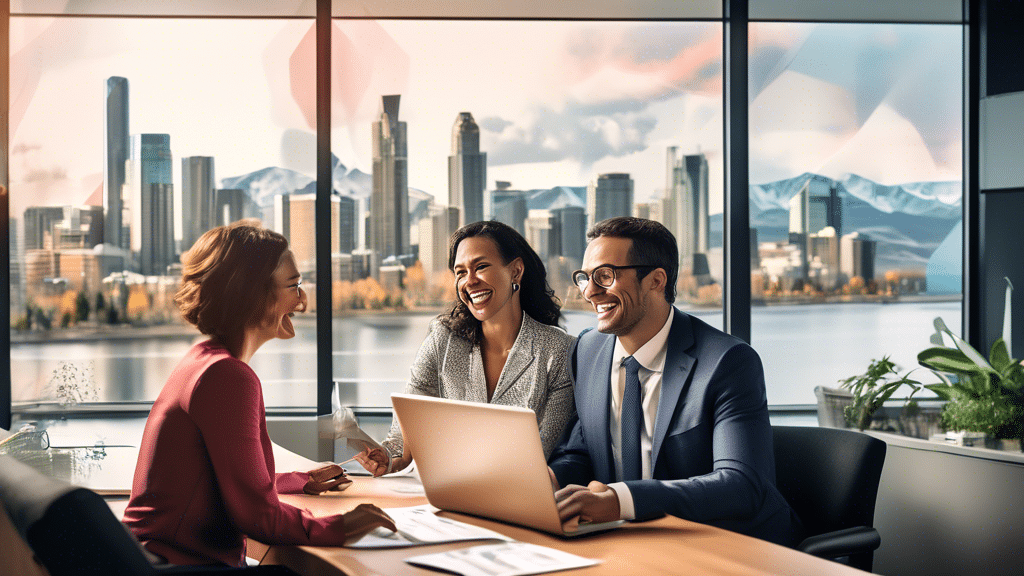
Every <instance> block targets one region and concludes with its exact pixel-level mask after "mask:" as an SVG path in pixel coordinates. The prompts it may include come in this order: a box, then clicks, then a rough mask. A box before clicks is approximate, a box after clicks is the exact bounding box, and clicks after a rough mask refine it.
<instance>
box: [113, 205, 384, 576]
mask: <svg viewBox="0 0 1024 576" xmlns="http://www.w3.org/2000/svg"><path fill="white" fill-rule="evenodd" d="M253 224H255V225H253ZM258 224H259V223H258V222H256V221H249V222H246V221H242V222H237V223H235V224H232V225H230V226H221V227H218V228H214V229H213V230H210V231H209V232H207V233H206V234H204V235H203V236H202V237H201V238H200V239H199V240H198V241H197V242H196V244H195V246H193V247H192V249H191V250H189V251H188V252H187V253H186V254H185V255H184V256H183V257H182V262H183V264H184V269H183V272H182V286H181V289H180V290H179V291H178V293H177V295H176V297H175V301H176V302H177V303H178V306H179V308H180V309H181V313H182V316H183V317H184V318H185V320H187V321H188V322H190V323H191V324H193V325H195V326H196V327H197V328H198V329H199V331H200V332H202V333H203V334H206V335H208V336H210V338H209V339H208V340H205V341H203V342H200V343H198V344H196V345H195V346H193V347H192V349H191V350H189V351H188V353H187V354H186V355H185V357H184V358H183V359H182V360H181V362H180V363H179V364H178V365H177V367H175V369H174V371H173V372H172V373H171V376H170V378H168V380H167V383H166V384H165V385H164V388H163V390H162V391H161V392H160V395H159V397H158V398H157V400H156V402H154V403H153V409H152V411H151V412H150V414H149V419H148V420H147V421H146V430H145V432H144V434H143V437H142V445H141V446H140V449H139V461H138V464H137V465H136V467H135V478H134V482H133V483H132V496H131V500H130V501H129V503H128V508H127V509H126V510H125V513H124V523H125V524H126V525H127V526H128V527H129V528H130V529H131V530H132V532H133V533H134V534H135V535H136V536H137V537H138V538H139V540H140V541H141V542H142V543H143V545H144V546H145V547H146V549H147V550H149V551H150V552H153V553H155V554H157V555H159V556H161V557H163V558H164V559H166V560H167V561H168V562H170V563H172V564H227V565H231V566H242V565H244V564H245V536H250V537H253V538H255V539H257V540H259V541H261V542H264V543H266V544H305V545H319V546H340V545H341V544H343V543H344V542H345V540H346V538H349V537H352V536H356V535H359V534H362V533H365V532H368V531H370V530H372V529H374V528H376V527H378V526H383V527H386V528H388V529H391V530H394V529H395V526H394V523H393V522H392V520H391V518H389V517H388V516H387V514H385V513H384V512H383V511H382V510H380V509H379V508H377V507H376V506H373V505H369V504H365V505H360V506H358V507H356V508H355V509H354V510H352V511H350V512H347V513H345V514H340V515H337V516H328V517H323V518H314V517H313V516H312V515H311V514H310V513H309V512H307V511H305V510H301V509H299V508H296V507H294V506H290V505H288V504H285V503H283V502H281V501H280V500H279V499H278V493H289V492H295V493H297V492H301V491H302V487H303V485H304V484H305V483H306V482H307V480H309V475H308V473H305V472H301V473H300V472H292V473H287V474H275V473H274V455H273V452H272V450H271V444H270V437H269V436H268V435H267V422H266V412H265V410H264V406H263V389H262V386H261V384H260V380H259V378H258V377H257V376H256V374H255V373H254V372H253V371H252V369H251V368H250V367H249V364H248V362H249V359H250V358H252V355H253V354H254V353H255V352H256V350H258V349H259V347H260V346H262V345H263V344H264V343H265V342H267V341H268V340H271V339H273V338H292V337H293V336H295V329H294V327H293V326H292V321H291V317H292V315H293V314H294V313H295V312H302V311H305V309H306V295H305V293H304V292H303V290H302V288H301V283H302V281H301V277H300V276H299V272H298V268H297V267H296V264H295V257H294V256H293V255H292V253H291V251H290V250H288V241H287V240H286V239H285V238H284V236H281V235H280V234H278V233H276V232H272V231H270V230H266V229H264V228H260V227H259V225H258Z"/></svg>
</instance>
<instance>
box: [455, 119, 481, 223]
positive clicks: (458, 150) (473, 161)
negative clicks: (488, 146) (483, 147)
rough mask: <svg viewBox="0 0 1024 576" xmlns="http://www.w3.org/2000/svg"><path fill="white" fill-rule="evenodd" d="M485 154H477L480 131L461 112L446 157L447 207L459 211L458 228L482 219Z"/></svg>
mask: <svg viewBox="0 0 1024 576" xmlns="http://www.w3.org/2000/svg"><path fill="white" fill-rule="evenodd" d="M486 182H487V153H486V152H480V128H479V127H478V126H477V125H476V122H474V121H473V115H472V114H470V113H469V112H460V113H459V117H458V118H456V119H455V125H454V126H453V127H452V155H451V156H449V157H448V205H449V206H455V207H456V208H458V209H459V212H460V218H461V220H460V221H459V225H460V226H462V225H464V224H470V223H473V222H479V221H480V220H483V219H484V185H485V183H486Z"/></svg>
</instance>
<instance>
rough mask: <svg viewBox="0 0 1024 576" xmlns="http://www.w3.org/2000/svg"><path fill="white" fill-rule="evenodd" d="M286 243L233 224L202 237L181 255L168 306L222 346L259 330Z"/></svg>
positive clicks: (254, 226)
mask: <svg viewBox="0 0 1024 576" xmlns="http://www.w3.org/2000/svg"><path fill="white" fill-rule="evenodd" d="M287 249H288V239H286V238H285V237H284V236H282V235H280V234H278V233H277V232H274V231H273V230H267V229H266V228H263V227H261V226H260V223H259V221H258V220H239V221H238V222H235V223H234V224H229V225H227V226H218V227H217V228H213V229H211V230H209V231H208V232H206V233H205V234H203V235H202V236H201V237H200V238H199V240H197V241H196V243H195V244H194V245H193V246H192V248H191V249H190V250H189V251H188V252H186V253H185V254H183V255H182V256H181V263H182V273H181V288H180V289H179V290H178V293H177V294H175V296H174V301H175V302H177V304H178V309H179V310H181V316H182V318H184V319H185V321H187V322H188V323H190V324H192V325H194V326H195V327H196V328H198V329H199V331H200V332H202V333H203V334H206V335H209V336H213V337H215V338H217V339H218V340H220V341H222V342H228V341H231V340H233V339H234V338H236V337H238V336H239V335H240V334H241V333H242V332H243V331H244V330H245V328H246V327H248V326H256V325H259V323H260V322H262V321H263V319H264V316H265V314H266V313H267V310H268V309H270V307H271V306H273V305H274V302H275V296H274V294H275V291H274V286H273V274H274V270H276V269H277V265H278V263H279V261H280V260H281V255H282V254H284V252H285V250H287Z"/></svg>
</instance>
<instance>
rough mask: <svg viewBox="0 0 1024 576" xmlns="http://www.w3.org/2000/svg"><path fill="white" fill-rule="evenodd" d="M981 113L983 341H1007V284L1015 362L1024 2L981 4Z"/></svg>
mask: <svg viewBox="0 0 1024 576" xmlns="http://www.w3.org/2000/svg"><path fill="white" fill-rule="evenodd" d="M981 19H982V22H981V30H982V39H981V43H982V47H981V62H980V67H981V69H980V76H981V79H980V84H981V86H980V97H981V101H980V103H979V104H980V105H979V127H978V128H979V130H978V131H979V142H978V148H979V149H978V153H979V164H980V166H979V168H980V174H979V182H980V184H979V187H980V190H979V192H980V194H979V196H980V197H979V203H978V211H979V220H980V221H979V223H978V224H979V235H980V238H981V242H980V246H979V258H980V266H979V270H978V273H979V281H980V286H981V294H980V302H979V305H980V309H981V311H982V314H981V326H980V334H981V336H982V338H983V340H984V342H983V345H984V346H985V347H986V348H987V347H988V346H989V345H991V343H992V342H993V341H994V340H995V339H996V338H998V337H1000V336H1001V334H1002V327H1003V313H1004V309H1005V305H1004V300H1005V297H1004V295H1005V289H1006V282H1005V280H1004V277H1006V278H1009V279H1010V281H1011V282H1012V283H1013V285H1014V287H1015V288H1016V289H1017V290H1016V292H1015V294H1014V296H1013V307H1014V308H1015V310H1014V314H1013V318H1012V319H1013V325H1015V326H1016V327H1017V331H1018V333H1020V334H1021V336H1020V337H1018V338H1017V340H1018V342H1017V343H1016V344H1015V345H1014V346H1013V349H1012V350H1011V351H1010V354H1011V355H1012V356H1013V357H1014V358H1020V357H1021V356H1024V302H1022V301H1021V298H1024V265H1022V263H1021V259H1020V257H1019V254H1020V246H1022V245H1024V227H1022V226H1021V215H1022V214H1024V162H1022V161H1021V159H1022V158H1024V73H1022V72H1021V64H1020V56H1019V47H1020V46H1022V45H1024V2H1019V1H1009V0H983V6H982V18H981Z"/></svg>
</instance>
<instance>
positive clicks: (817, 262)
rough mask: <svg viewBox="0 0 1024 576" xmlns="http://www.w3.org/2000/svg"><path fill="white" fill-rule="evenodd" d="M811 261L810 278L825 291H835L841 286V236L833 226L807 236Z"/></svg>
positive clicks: (808, 253)
mask: <svg viewBox="0 0 1024 576" xmlns="http://www.w3.org/2000/svg"><path fill="white" fill-rule="evenodd" d="M807 256H808V259H809V264H810V268H809V273H808V278H809V279H811V280H813V281H816V282H817V283H818V284H819V285H820V286H821V287H822V288H823V289H825V290H834V289H836V288H838V287H839V285H840V275H839V267H840V260H839V236H838V235H837V234H836V229H835V228H833V227H831V226H826V227H824V228H822V229H821V230H820V231H819V232H817V233H816V234H809V235H808V236H807Z"/></svg>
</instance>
